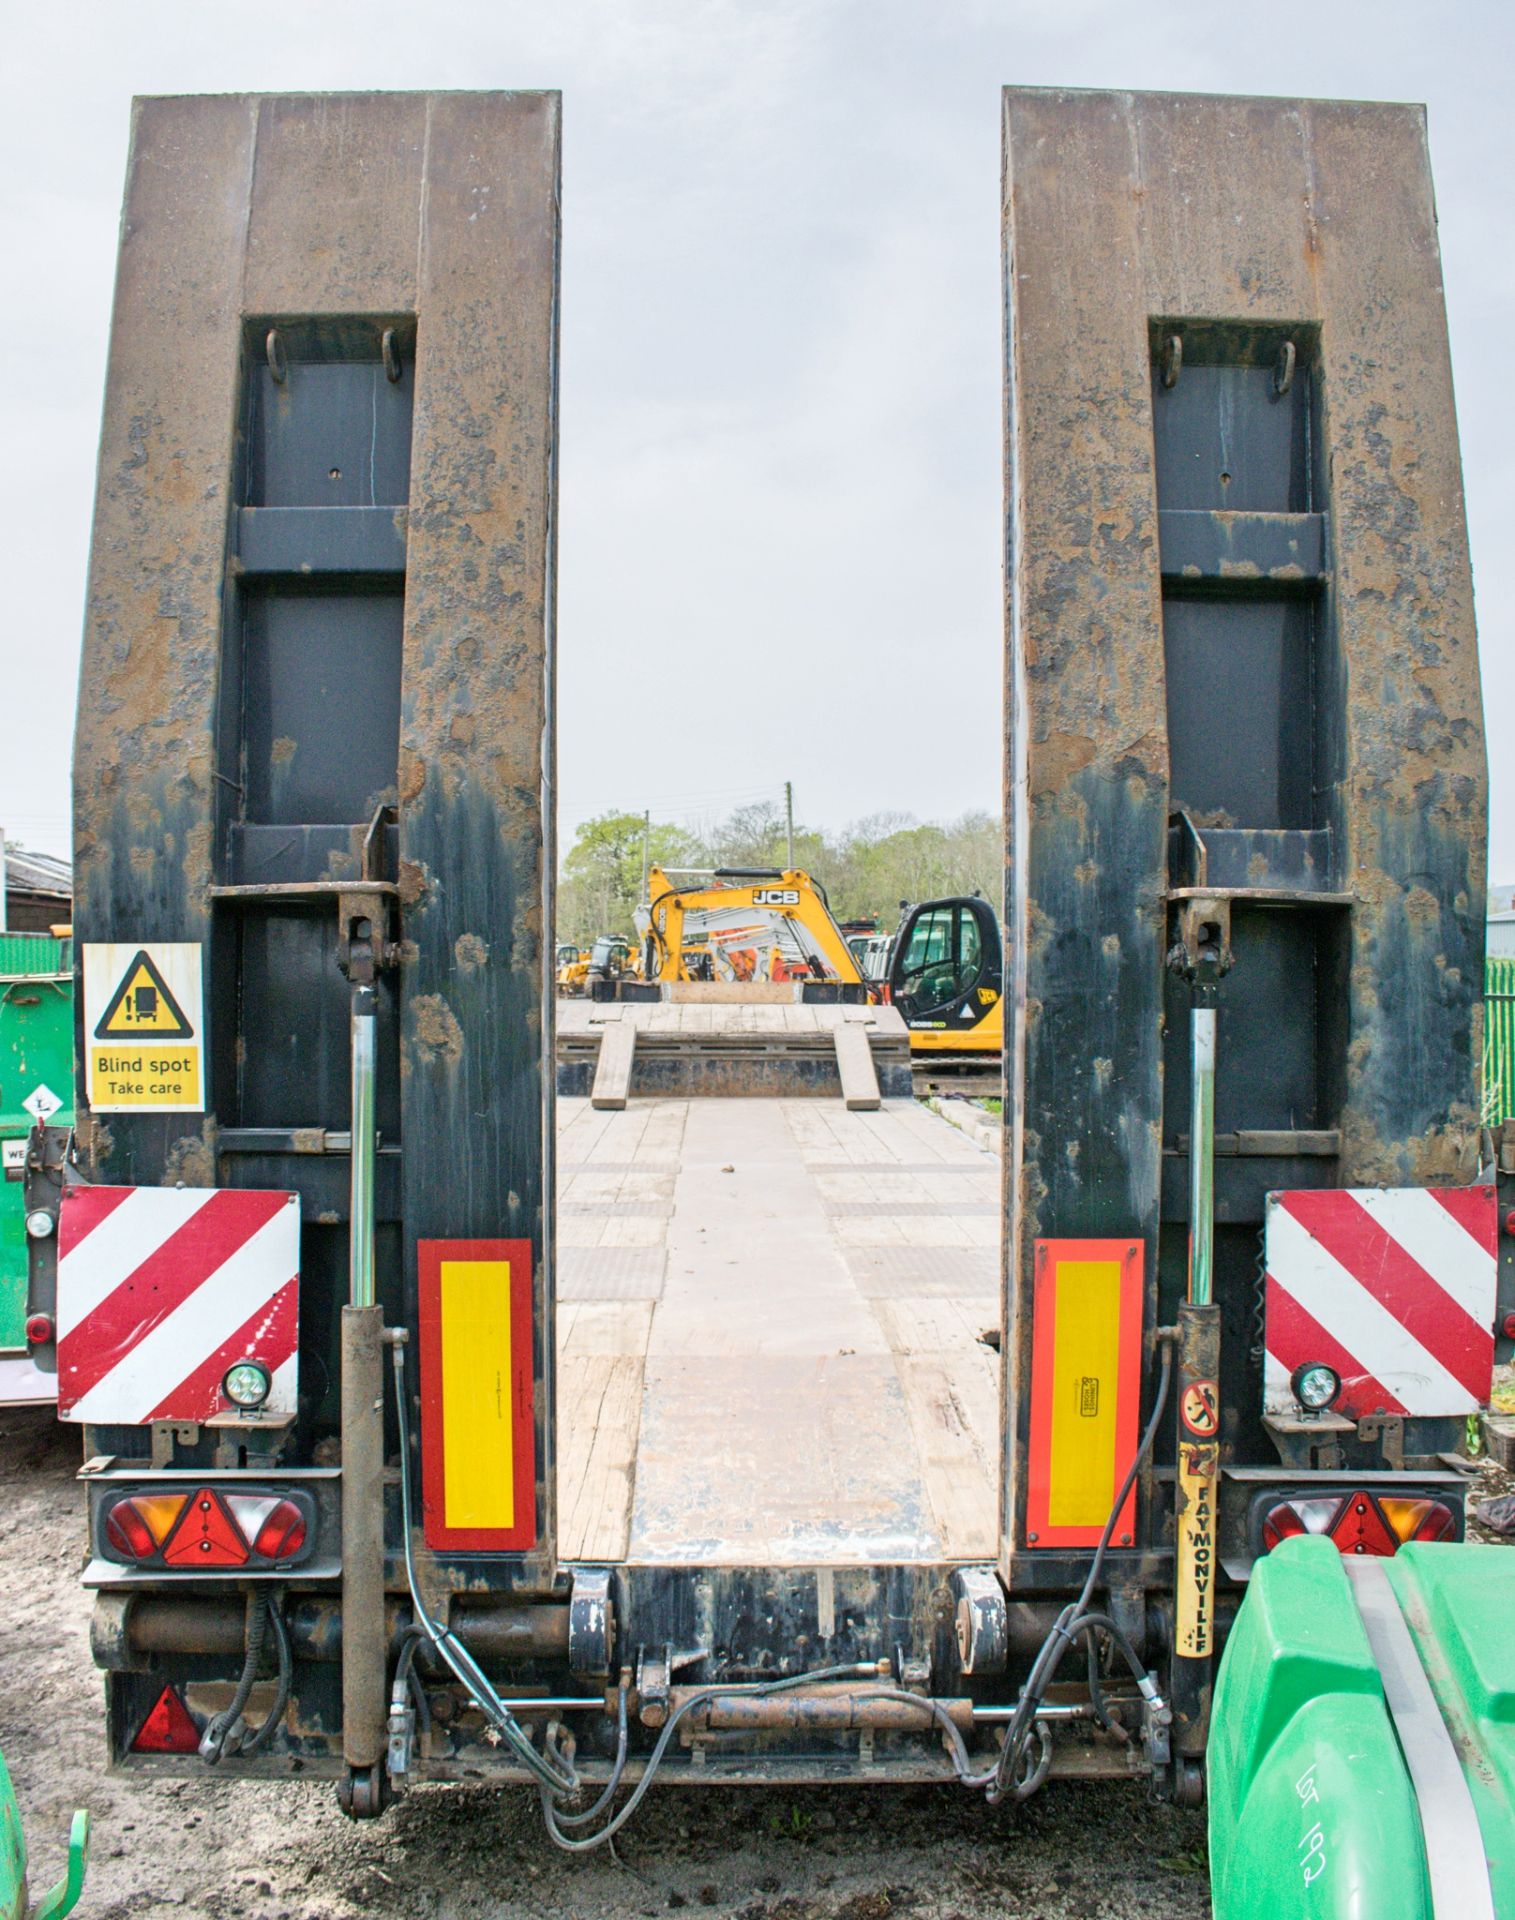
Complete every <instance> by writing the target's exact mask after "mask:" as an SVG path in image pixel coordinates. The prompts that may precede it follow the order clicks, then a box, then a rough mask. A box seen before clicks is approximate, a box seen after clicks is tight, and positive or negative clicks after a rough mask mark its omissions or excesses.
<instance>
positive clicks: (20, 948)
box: [0, 933, 74, 1401]
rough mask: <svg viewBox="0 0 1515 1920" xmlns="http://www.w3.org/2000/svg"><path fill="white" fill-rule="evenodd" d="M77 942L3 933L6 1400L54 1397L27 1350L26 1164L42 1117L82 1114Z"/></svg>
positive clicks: (63, 1121)
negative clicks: (22, 1162) (22, 1170)
mask: <svg viewBox="0 0 1515 1920" xmlns="http://www.w3.org/2000/svg"><path fill="white" fill-rule="evenodd" d="M73 964H74V963H73V942H72V941H71V940H67V939H64V940H57V939H54V938H53V937H52V935H50V934H45V933H0V1152H3V1154H4V1158H5V1162H6V1177H5V1179H4V1181H3V1183H0V1401H7V1400H18V1399H36V1398H42V1397H46V1398H52V1397H53V1391H54V1389H53V1388H52V1383H51V1382H50V1381H48V1380H47V1379H46V1377H45V1376H43V1375H41V1374H39V1373H38V1372H37V1370H36V1368H34V1367H33V1366H32V1364H31V1362H30V1360H29V1359H28V1358H27V1355H26V1226H25V1216H24V1211H23V1192H22V1183H21V1180H20V1179H19V1178H18V1177H16V1176H17V1174H18V1171H19V1168H18V1167H16V1166H13V1165H12V1164H11V1163H12V1162H13V1161H15V1160H16V1159H17V1157H18V1156H19V1155H20V1153H21V1152H22V1150H23V1145H24V1142H25V1140H26V1136H27V1134H28V1133H30V1131H31V1129H32V1127H33V1125H34V1124H35V1122H36V1121H37V1120H38V1119H46V1120H48V1121H50V1122H51V1123H52V1124H53V1125H54V1126H71V1125H72V1124H73V1119H74V975H73Z"/></svg>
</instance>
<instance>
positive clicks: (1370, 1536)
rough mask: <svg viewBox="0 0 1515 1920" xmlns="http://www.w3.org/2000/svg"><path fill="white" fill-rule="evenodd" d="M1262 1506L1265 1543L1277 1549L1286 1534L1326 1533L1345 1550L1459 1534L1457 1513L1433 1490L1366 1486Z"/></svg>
mask: <svg viewBox="0 0 1515 1920" xmlns="http://www.w3.org/2000/svg"><path fill="white" fill-rule="evenodd" d="M1260 1506H1261V1522H1262V1525H1261V1534H1262V1539H1261V1546H1262V1550H1263V1552H1264V1553H1271V1552H1272V1550H1273V1549H1274V1547H1276V1546H1277V1545H1278V1543H1279V1541H1280V1540H1289V1539H1292V1538H1293V1536H1294V1535H1295V1534H1299V1533H1323V1534H1325V1535H1326V1537H1327V1538H1328V1539H1330V1540H1333V1541H1334V1542H1335V1543H1336V1546H1337V1548H1338V1549H1339V1550H1340V1551H1341V1552H1342V1553H1373V1554H1378V1555H1379V1556H1380V1557H1382V1558H1387V1557H1388V1556H1389V1555H1390V1554H1394V1553H1398V1551H1399V1549H1400V1548H1401V1547H1402V1546H1403V1545H1404V1544H1405V1542H1406V1541H1408V1540H1455V1539H1456V1538H1457V1536H1458V1532H1459V1528H1458V1523H1457V1515H1456V1513H1455V1512H1454V1511H1453V1509H1452V1508H1451V1507H1449V1506H1448V1505H1447V1503H1446V1502H1445V1501H1444V1500H1438V1499H1436V1498H1434V1497H1433V1496H1432V1495H1430V1494H1415V1493H1409V1494H1389V1493H1377V1494H1374V1493H1369V1492H1368V1491H1367V1490H1366V1489H1365V1488H1357V1489H1353V1490H1350V1491H1344V1492H1332V1493H1311V1494H1308V1495H1303V1494H1301V1495H1298V1496H1296V1497H1295V1498H1293V1499H1290V1500H1278V1499H1269V1500H1265V1501H1263V1502H1261V1503H1260Z"/></svg>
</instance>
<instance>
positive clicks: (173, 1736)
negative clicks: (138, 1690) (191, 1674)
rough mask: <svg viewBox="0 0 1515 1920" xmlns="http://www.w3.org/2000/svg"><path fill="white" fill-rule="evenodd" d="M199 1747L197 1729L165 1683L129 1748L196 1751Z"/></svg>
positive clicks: (198, 1731) (186, 1709) (163, 1751)
mask: <svg viewBox="0 0 1515 1920" xmlns="http://www.w3.org/2000/svg"><path fill="white" fill-rule="evenodd" d="M199 1748H200V1729H199V1728H198V1727H197V1726H196V1725H195V1723H194V1721H193V1720H192V1719H191V1718H190V1713H189V1708H188V1707H186V1706H185V1704H184V1702H183V1701H182V1700H181V1699H180V1698H179V1696H178V1694H176V1693H175V1692H174V1690H173V1688H172V1687H165V1688H164V1689H163V1691H162V1692H161V1693H160V1694H159V1695H158V1700H157V1704H156V1706H154V1708H153V1710H152V1712H151V1713H150V1714H149V1715H148V1716H147V1718H146V1719H145V1720H144V1721H143V1722H142V1725H141V1727H140V1728H139V1729H138V1731H137V1737H136V1739H135V1740H133V1742H132V1752H133V1753H197V1752H198V1751H199Z"/></svg>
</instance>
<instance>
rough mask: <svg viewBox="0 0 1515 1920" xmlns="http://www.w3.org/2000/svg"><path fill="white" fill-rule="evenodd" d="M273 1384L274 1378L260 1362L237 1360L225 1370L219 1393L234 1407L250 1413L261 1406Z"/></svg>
mask: <svg viewBox="0 0 1515 1920" xmlns="http://www.w3.org/2000/svg"><path fill="white" fill-rule="evenodd" d="M273 1384H274V1377H273V1375H272V1374H271V1373H270V1372H269V1370H268V1368H267V1367H265V1366H264V1364H263V1362H262V1361H261V1360H239V1361H238V1362H237V1364H236V1365H235V1366H234V1367H228V1368H227V1370H226V1378H225V1379H224V1380H223V1381H222V1382H221V1391H222V1392H223V1393H224V1394H225V1395H226V1397H227V1399H228V1400H230V1402H231V1403H232V1405H233V1406H234V1407H240V1408H241V1409H242V1410H243V1412H244V1413H251V1411H252V1410H253V1408H254V1407H261V1406H262V1404H263V1402H264V1401H265V1400H266V1399H267V1398H268V1396H269V1394H270V1393H271V1392H272V1391H273Z"/></svg>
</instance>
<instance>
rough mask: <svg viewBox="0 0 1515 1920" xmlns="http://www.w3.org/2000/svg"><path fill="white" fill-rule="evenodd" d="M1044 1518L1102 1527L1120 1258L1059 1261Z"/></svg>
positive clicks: (1110, 1475) (1115, 1373)
mask: <svg viewBox="0 0 1515 1920" xmlns="http://www.w3.org/2000/svg"><path fill="white" fill-rule="evenodd" d="M1056 1314H1057V1319H1056V1323H1055V1324H1056V1329H1057V1333H1056V1346H1055V1349H1054V1352H1053V1360H1052V1460H1051V1472H1050V1473H1049V1475H1048V1486H1047V1520H1048V1524H1049V1525H1051V1526H1054V1527H1101V1526H1103V1525H1104V1523H1105V1521H1106V1519H1107V1518H1108V1517H1109V1513H1110V1503H1111V1501H1112V1500H1114V1498H1115V1401H1116V1385H1117V1382H1118V1379H1119V1373H1120V1262H1119V1261H1118V1260H1060V1261H1059V1262H1058V1266H1057V1307H1056Z"/></svg>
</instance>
